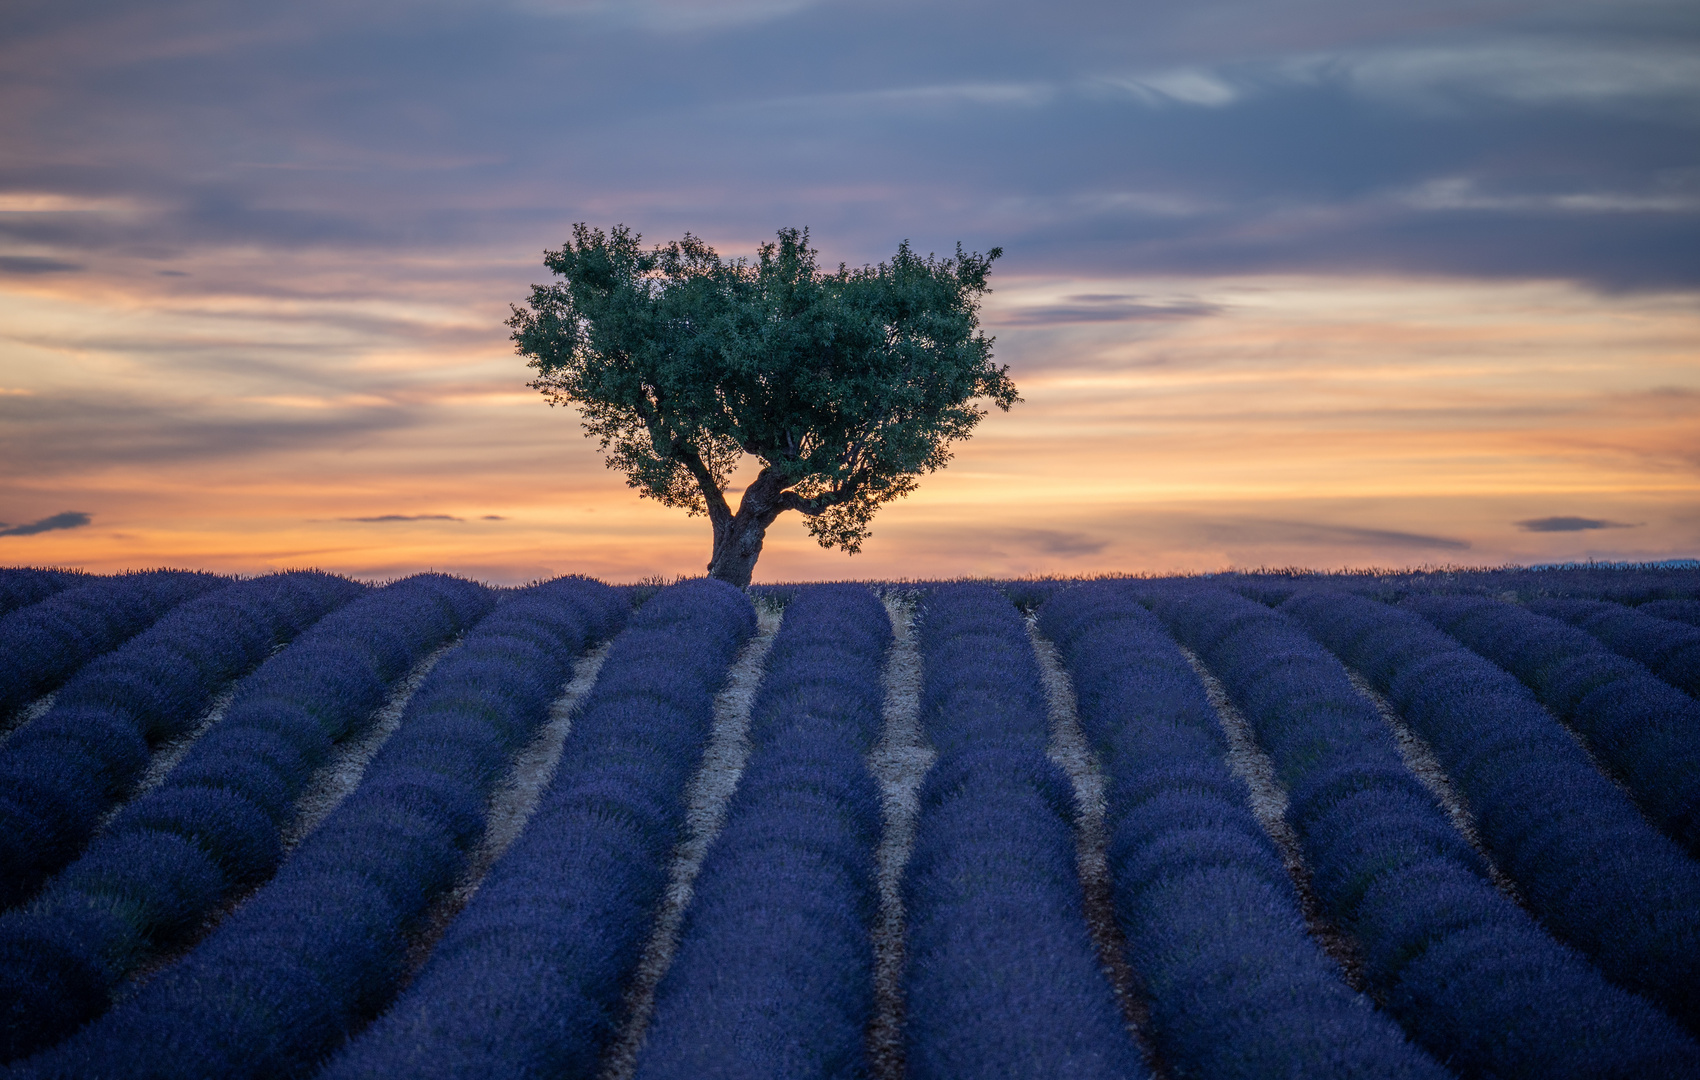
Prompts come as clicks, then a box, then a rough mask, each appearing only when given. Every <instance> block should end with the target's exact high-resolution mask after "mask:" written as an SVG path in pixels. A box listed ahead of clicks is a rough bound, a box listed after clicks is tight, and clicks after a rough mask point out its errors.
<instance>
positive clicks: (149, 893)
mask: <svg viewBox="0 0 1700 1080" xmlns="http://www.w3.org/2000/svg"><path fill="white" fill-rule="evenodd" d="M493 600H494V598H493V597H492V595H491V594H490V592H489V591H488V590H486V589H484V588H483V587H482V586H479V585H475V584H473V583H472V582H469V581H462V580H459V579H456V578H449V577H444V576H441V575H420V576H418V577H413V578H408V579H406V580H404V581H400V582H397V583H396V584H394V585H390V586H388V587H386V588H383V589H379V590H376V591H374V592H371V593H368V594H367V595H366V596H364V597H363V598H361V599H359V600H356V601H354V602H352V603H350V604H348V605H347V606H345V607H343V608H342V609H340V610H339V611H337V612H335V613H333V614H331V615H329V616H327V617H326V618H324V619H322V620H320V621H319V623H318V624H317V625H315V626H314V627H313V628H312V629H311V630H309V631H307V632H306V633H304V634H302V635H301V636H300V637H299V638H298V639H296V641H295V642H294V643H293V644H292V645H290V646H289V647H288V648H286V649H284V650H283V651H281V652H279V653H278V654H277V655H275V656H273V657H272V658H271V659H269V660H267V661H266V662H265V663H263V664H261V665H260V667H259V668H258V670H256V671H255V672H254V673H253V674H251V675H249V676H248V677H246V678H245V679H243V680H242V681H241V682H240V683H238V684H237V688H236V694H235V697H234V699H233V701H232V703H231V705H230V708H229V709H228V711H227V712H226V713H225V716H224V718H223V720H221V721H220V722H219V723H217V724H215V725H214V726H213V727H212V728H211V729H209V730H208V731H207V733H206V734H205V735H203V736H202V737H201V738H199V739H198V740H196V742H195V744H194V745H193V747H191V749H190V751H189V753H188V754H187V755H185V757H184V759H183V760H182V761H181V762H180V763H178V765H177V766H176V767H175V768H173V769H172V771H171V772H170V773H169V774H168V775H167V776H166V778H165V781H164V782H163V783H162V784H161V785H160V786H159V787H157V788H155V789H154V790H152V791H150V792H148V793H147V794H145V795H143V796H141V797H139V798H137V799H136V800H134V801H133V802H131V803H130V804H129V805H128V806H126V807H125V808H124V809H123V810H122V811H120V813H119V814H118V816H117V817H116V818H115V819H113V821H112V823H111V824H110V825H109V826H107V828H106V829H105V831H104V832H102V833H101V835H100V836H98V837H96V838H95V841H94V842H93V843H92V844H90V845H89V848H88V850H87V851H86V852H85V853H84V854H83V855H82V857H81V858H79V859H78V860H77V861H76V862H73V863H72V864H71V865H70V866H69V867H67V868H66V869H65V871H64V872H63V873H61V874H60V875H59V876H58V877H56V878H54V879H53V880H52V881H51V882H50V883H49V884H48V886H47V889H46V890H45V891H44V892H43V893H42V895H41V896H39V897H37V898H36V900H35V901H33V902H32V903H31V904H30V905H29V906H27V907H24V908H19V909H16V910H14V911H11V912H8V913H7V914H6V915H4V916H0V1017H3V1018H4V1023H5V1025H6V1026H5V1029H4V1031H3V1032H0V1054H3V1055H4V1057H5V1059H7V1060H10V1059H12V1058H15V1057H18V1056H21V1055H22V1054H26V1053H30V1052H32V1051H34V1050H37V1049H40V1048H42V1047H45V1046H48V1045H51V1044H52V1043H54V1042H57V1041H58V1040H60V1039H62V1038H63V1037H64V1036H66V1035H67V1034H69V1033H70V1032H71V1031H72V1030H73V1029H74V1028H76V1027H77V1026H78V1025H80V1024H82V1023H84V1022H86V1021H88V1020H90V1019H92V1018H94V1017H95V1016H98V1015H99V1014H101V1013H103V1012H105V1011H106V1009H107V1007H108V1005H109V1004H110V1001H111V992H112V990H113V989H114V988H115V987H116V986H117V984H118V983H119V982H120V980H122V979H123V978H124V977H125V976H126V975H127V974H128V973H129V972H131V971H132V970H134V969H135V968H136V967H137V966H138V965H139V964H141V963H142V962H143V961H145V960H146V959H147V958H148V957H149V956H151V955H152V954H153V953H154V952H155V951H156V950H157V949H159V948H161V947H163V946H166V945H168V944H171V943H174V942H177V941H180V940H182V939H183V938H184V937H185V936H186V935H187V934H188V933H190V932H191V931H193V930H195V929H196V928H198V927H199V926H200V925H201V922H202V920H203V919H205V918H206V917H207V916H209V915H211V914H213V913H214V912H215V911H216V910H217V909H218V907H219V906H220V905H221V904H222V903H224V902H225V901H226V900H227V899H228V898H230V897H232V896H234V895H236V894H238V893H239V892H241V891H242V890H245V889H246V888H248V887H251V886H253V885H256V884H258V883H260V882H262V881H264V880H265V879H267V878H269V877H270V876H271V874H272V873H273V871H274V870H275V869H276V868H277V864H278V862H279V860H280V858H281V857H282V848H281V840H280V833H281V829H282V827H283V826H284V825H285V824H286V823H287V822H288V821H290V820H291V819H292V818H293V816H294V813H295V802H296V798H297V796H299V794H300V793H301V791H302V790H303V789H304V787H305V785H306V783H307V780H308V777H309V776H310V775H311V773H312V772H313V770H314V768H315V767H316V766H317V765H319V764H320V763H321V762H322V761H323V760H324V759H325V757H326V756H327V755H328V754H329V752H330V748H331V745H332V744H333V743H335V742H336V741H337V740H339V739H341V738H343V737H344V736H346V735H348V734H349V733H350V732H351V731H353V730H354V729H356V728H357V727H358V726H359V724H360V722H361V721H362V720H364V719H365V718H367V717H368V716H370V715H371V714H372V712H373V711H374V710H375V709H377V708H378V706H379V705H380V704H381V703H382V701H383V699H384V696H385V694H386V692H387V690H388V687H389V685H390V684H391V683H392V682H394V681H395V680H396V679H397V678H398V677H400V676H401V675H403V674H405V673H406V672H407V670H408V669H409V668H410V667H412V666H413V665H414V664H415V663H416V662H418V661H419V660H420V659H421V658H422V657H423V656H424V655H425V654H426V653H428V652H429V651H430V650H431V649H433V648H435V647H436V646H438V645H440V644H442V643H444V642H445V641H447V640H448V639H449V638H451V637H452V636H453V635H455V634H456V633H458V632H459V631H460V630H462V629H463V628H464V627H465V626H467V625H468V624H469V623H471V622H473V621H476V619H478V618H479V617H480V616H482V615H483V614H484V613H485V612H487V611H488V610H489V608H490V606H491V604H492V603H493Z"/></svg>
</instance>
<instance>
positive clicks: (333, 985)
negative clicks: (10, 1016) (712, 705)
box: [26, 578, 627, 1080]
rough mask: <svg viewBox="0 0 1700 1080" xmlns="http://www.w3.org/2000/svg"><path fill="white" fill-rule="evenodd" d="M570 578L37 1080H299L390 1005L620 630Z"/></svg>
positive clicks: (523, 605)
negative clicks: (533, 762) (568, 699)
mask: <svg viewBox="0 0 1700 1080" xmlns="http://www.w3.org/2000/svg"><path fill="white" fill-rule="evenodd" d="M626 610H627V606H626V604H625V602H624V600H623V599H622V598H621V597H620V596H619V595H618V594H617V593H615V591H614V590H613V589H610V588H609V587H608V586H606V585H601V584H599V583H597V582H593V581H587V580H585V579H583V578H562V579H558V580H556V581H553V582H550V583H548V584H545V585H538V586H534V587H532V588H530V589H527V590H524V591H522V592H520V593H518V594H515V595H513V596H512V597H510V598H508V599H506V600H505V601H504V602H503V603H502V605H501V606H500V607H498V608H497V609H496V611H495V612H493V613H492V614H491V615H489V616H487V617H486V618H485V619H484V620H483V621H482V622H480V623H479V624H478V625H477V627H476V628H474V629H473V630H472V631H471V632H469V633H468V634H467V636H466V638H465V640H464V641H463V642H462V644H461V646H460V647H459V648H457V649H456V650H455V651H454V652H453V653H451V654H449V656H448V657H446V658H445V659H444V660H443V662H442V663H440V664H438V665H437V666H436V667H435V668H433V669H432V671H431V673H430V675H429V676H428V677H427V678H426V679H425V681H424V683H423V684H421V686H420V688H419V690H418V692H417V693H416V694H415V695H414V696H413V698H412V700H411V701H410V702H409V703H408V706H407V709H406V712H405V713H404V714H403V717H402V723H401V726H400V728H399V729H398V730H397V732H396V734H395V735H394V736H393V737H392V738H391V739H390V740H389V741H388V742H386V743H385V744H384V747H383V749H382V750H381V751H380V752H379V754H378V755H377V757H376V758H374V759H373V761H372V763H371V765H370V766H369V767H368V768H367V770H366V773H365V776H364V777H363V779H362V781H361V784H360V786H359V787H358V788H357V789H356V790H355V791H354V792H353V793H352V794H351V795H350V796H349V797H348V798H347V799H346V800H345V801H344V802H343V803H342V804H341V805H340V806H338V807H337V809H336V810H335V811H333V812H332V813H331V815H330V816H329V817H328V818H326V819H325V821H324V822H323V824H321V825H320V826H319V828H318V829H316V830H315V831H314V832H313V833H312V834H310V835H309V836H308V837H307V838H306V839H305V840H304V841H303V842H302V843H301V846H300V847H299V848H298V849H296V851H295V852H294V853H293V854H292V855H291V856H290V858H289V859H288V861H286V862H285V863H284V864H283V866H282V868H281V869H280V870H279V872H278V874H277V876H276V877H275V878H274V879H273V880H272V881H271V882H270V883H269V884H267V885H266V886H265V887H264V888H263V889H261V890H260V891H259V892H258V893H256V894H255V895H254V896H253V897H252V898H251V899H250V900H249V901H248V902H247V903H245V904H244V905H243V906H242V907H241V908H239V909H238V910H237V911H236V912H235V914H233V915H232V916H231V917H230V918H228V919H226V920H225V921H224V922H222V923H221V924H220V925H219V926H218V928H217V929H216V930H214V931H213V933H212V934H211V936H210V937H209V938H208V939H207V940H206V941H204V942H202V943H201V944H200V945H198V946H197V947H196V948H195V949H194V951H192V952H191V953H189V955H188V956H187V957H186V958H185V959H184V960H182V961H181V962H179V963H177V964H175V965H173V966H172V967H170V968H168V969H167V970H166V971H164V972H162V973H160V974H159V975H157V976H155V977H154V978H153V979H151V980H150V981H149V982H148V983H147V984H146V985H145V986H143V987H142V988H141V989H140V990H139V991H137V992H136V993H135V994H133V995H131V996H129V997H128V998H127V999H126V1000H124V1001H122V1002H120V1003H119V1004H118V1005H117V1006H115V1007H114V1008H113V1009H112V1011H110V1012H108V1013H107V1014H106V1015H105V1016H103V1017H101V1018H100V1019H99V1020H97V1021H95V1022H94V1023H92V1024H90V1025H88V1026H87V1027H85V1028H83V1029H82V1030H81V1031H79V1032H78V1033H77V1034H76V1035H74V1036H72V1038H71V1039H69V1040H68V1041H66V1042H65V1043H63V1044H61V1045H60V1046H58V1047H56V1048H54V1049H53V1050H51V1051H49V1052H48V1053H46V1054H43V1055H40V1056H38V1057H37V1058H36V1059H34V1060H32V1061H31V1063H30V1066H29V1068H28V1069H27V1071H26V1075H29V1076H37V1077H50V1076H63V1077H78V1076H91V1075H95V1076H105V1075H123V1076H128V1077H138V1078H140V1077H159V1078H162V1080H163V1078H173V1080H176V1078H181V1080H193V1078H197V1077H205V1078H207V1080H225V1078H231V1080H234V1078H238V1077H261V1076H284V1075H298V1074H300V1073H302V1072H303V1071H305V1070H306V1069H307V1068H308V1067H310V1066H311V1065H312V1064H313V1063H314V1062H316V1061H318V1060H320V1059H322V1058H323V1057H324V1056H325V1055H326V1054H327V1053H329V1052H330V1051H331V1050H332V1049H334V1048H335V1046H336V1045H337V1043H339V1042H340V1041H341V1040H342V1038H343V1037H344V1034H345V1033H346V1032H347V1031H348V1030H350V1029H351V1028H352V1027H353V1026H355V1024H356V1022H357V1018H358V1017H359V1016H360V1015H362V1014H364V1015H370V1014H371V1013H374V1012H376V1011H378V1010H379V1009H380V1008H381V1007H382V1006H383V1005H385V1004H386V1003H387V1002H388V1000H389V998H390V997H391V996H392V995H393V993H394V990H395V984H396V978H397V975H398V974H399V970H398V969H399V961H400V958H401V957H402V955H403V953H404V951H405V948H406V942H407V933H408V931H409V930H410V929H412V928H413V927H414V926H415V924H416V923H417V921H418V920H419V918H420V917H421V915H423V914H424V913H425V911H426V910H427V908H428V906H429V905H430V904H431V903H432V902H433V901H435V900H436V899H437V898H438V897H439V896H441V895H442V893H443V892H445V891H446V890H447V889H448V888H449V887H451V886H452V885H453V884H454V882H455V880H456V879H457V877H458V875H459V874H460V872H461V870H462V868H463V867H464V866H465V863H466V858H467V854H468V853H469V851H470V850H471V848H472V847H473V846H474V845H475V844H476V843H477V842H478V841H479V839H480V838H481V837H482V835H483V832H484V828H485V823H486V822H485V815H486V805H487V800H488V799H489V796H490V793H491V790H492V789H493V788H494V787H495V785H496V783H497V781H498V780H499V779H500V778H501V777H502V776H503V775H504V774H505V773H506V772H507V771H508V768H509V766H510V764H511V762H512V758H513V755H514V754H515V752H517V751H518V750H519V749H520V748H521V747H523V746H524V745H525V744H526V742H527V741H528V740H529V739H530V738H531V736H532V735H533V734H534V733H535V732H536V730H537V729H538V728H539V727H540V726H541V725H542V724H543V723H544V722H545V721H546V720H547V718H548V714H549V706H550V704H551V702H552V701H553V700H554V699H555V697H556V696H557V695H558V693H559V691H560V687H561V685H562V684H563V683H564V682H566V681H567V679H568V677H569V675H570V672H571V666H572V658H573V656H574V655H576V654H578V653H579V652H581V651H582V650H583V649H584V647H585V646H587V645H588V644H590V643H591V642H592V641H594V640H596V639H598V638H601V637H604V636H606V635H607V634H608V633H609V632H611V631H612V630H613V629H615V628H617V627H618V626H619V625H620V623H621V622H623V621H624V618H625V614H626Z"/></svg>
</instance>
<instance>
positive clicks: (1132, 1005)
mask: <svg viewBox="0 0 1700 1080" xmlns="http://www.w3.org/2000/svg"><path fill="white" fill-rule="evenodd" d="M1027 636H1028V638H1029V639H1031V640H1032V642H1033V651H1034V652H1035V653H1036V654H1037V655H1038V657H1039V671H1040V674H1041V676H1042V677H1043V679H1044V683H1045V697H1046V702H1047V705H1048V707H1049V711H1050V719H1051V743H1050V746H1048V747H1047V748H1046V755H1047V756H1048V757H1049V758H1050V759H1051V760H1052V761H1054V762H1056V763H1057V765H1058V767H1060V768H1061V769H1062V770H1063V771H1064V772H1066V773H1068V778H1069V780H1070V781H1071V782H1072V783H1073V784H1074V798H1075V807H1076V816H1075V821H1074V841H1075V850H1076V855H1075V860H1076V862H1077V864H1078V865H1079V868H1080V885H1081V888H1082V890H1083V891H1084V893H1085V907H1086V926H1087V929H1088V930H1089V931H1090V932H1091V934H1092V943H1093V945H1095V946H1096V947H1097V949H1098V963H1099V965H1100V966H1101V967H1102V968H1103V971H1104V977H1105V978H1106V979H1108V980H1109V982H1110V988H1111V990H1112V991H1113V992H1114V993H1115V995H1116V1004H1117V1005H1118V1006H1119V1007H1120V1008H1121V1012H1122V1019H1123V1021H1124V1022H1125V1023H1126V1024H1127V1030H1128V1034H1129V1035H1132V1036H1133V1040H1134V1042H1135V1043H1137V1044H1138V1045H1139V1050H1140V1053H1141V1054H1143V1055H1144V1057H1145V1062H1146V1064H1147V1065H1148V1066H1149V1067H1150V1068H1151V1070H1152V1072H1153V1073H1154V1074H1156V1075H1157V1076H1158V1077H1162V1076H1164V1075H1166V1073H1167V1070H1166V1069H1164V1068H1163V1067H1162V1063H1161V1061H1160V1060H1159V1057H1158V1054H1157V1051H1156V1048H1155V1047H1154V1046H1152V1045H1151V1042H1150V1040H1149V1039H1148V1037H1147V1033H1148V1032H1149V1031H1150V1029H1151V1012H1150V1009H1149V1007H1148V1006H1147V1004H1146V1001H1145V998H1144V995H1143V994H1141V993H1140V991H1139V976H1138V975H1137V974H1136V973H1135V972H1134V970H1133V967H1132V966H1131V965H1130V964H1129V963H1128V962H1127V938H1126V936H1125V935H1124V934H1123V933H1122V930H1121V927H1120V926H1119V925H1117V923H1116V914H1115V902H1114V901H1113V900H1112V899H1111V895H1110V870H1109V865H1108V863H1107V862H1106V861H1105V857H1104V849H1105V845H1106V844H1107V843H1108V840H1109V836H1108V831H1107V827H1106V824H1105V814H1106V811H1107V804H1106V801H1105V797H1104V796H1105V787H1106V783H1105V779H1104V771H1103V769H1101V768H1100V767H1099V765H1098V759H1097V757H1096V756H1095V755H1094V754H1093V753H1092V748H1091V747H1090V746H1089V745H1087V742H1086V732H1085V731H1084V730H1083V729H1082V728H1081V726H1080V716H1079V713H1078V712H1077V711H1076V708H1075V700H1074V683H1073V681H1072V680H1070V679H1069V677H1068V671H1067V670H1066V669H1065V668H1064V667H1063V664H1062V658H1061V657H1060V656H1058V655H1057V647H1056V645H1054V644H1052V642H1051V640H1050V639H1049V638H1047V637H1045V636H1044V635H1043V634H1041V633H1040V632H1039V624H1038V619H1037V617H1036V616H1033V615H1029V616H1028V617H1027Z"/></svg>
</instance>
